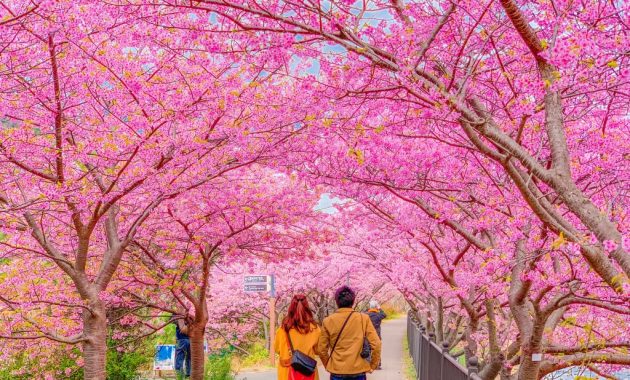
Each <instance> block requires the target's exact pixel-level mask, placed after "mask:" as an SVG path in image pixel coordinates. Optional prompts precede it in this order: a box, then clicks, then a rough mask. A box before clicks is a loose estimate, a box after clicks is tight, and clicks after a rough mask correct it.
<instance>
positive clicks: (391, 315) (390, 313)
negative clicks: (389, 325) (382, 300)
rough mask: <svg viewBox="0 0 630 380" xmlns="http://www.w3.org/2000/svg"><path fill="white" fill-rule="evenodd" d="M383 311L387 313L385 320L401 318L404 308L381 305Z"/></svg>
mask: <svg viewBox="0 0 630 380" xmlns="http://www.w3.org/2000/svg"><path fill="white" fill-rule="evenodd" d="M383 311H384V312H385V314H387V318H385V320H386V321H387V320H391V319H398V318H401V317H403V316H404V315H405V314H406V313H405V311H404V310H401V309H400V308H398V307H392V306H388V305H383Z"/></svg>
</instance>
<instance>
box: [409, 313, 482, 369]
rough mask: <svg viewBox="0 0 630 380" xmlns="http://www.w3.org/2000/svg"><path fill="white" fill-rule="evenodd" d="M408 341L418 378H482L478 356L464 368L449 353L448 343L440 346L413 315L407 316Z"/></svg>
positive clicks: (470, 360) (471, 359)
mask: <svg viewBox="0 0 630 380" xmlns="http://www.w3.org/2000/svg"><path fill="white" fill-rule="evenodd" d="M407 342H408V344H409V354H410V355H411V358H412V360H413V364H414V367H415V370H416V379H417V380H481V378H480V377H479V376H478V375H477V372H478V371H479V368H478V362H477V358H475V357H472V358H470V359H469V360H468V368H464V367H463V366H462V365H461V364H459V363H458V362H457V360H455V358H453V357H452V356H451V355H450V354H449V349H448V343H446V342H444V343H443V347H440V346H438V345H437V344H436V343H435V339H434V337H431V336H429V335H427V334H426V331H425V328H424V326H422V324H420V323H419V322H418V321H416V320H414V319H413V318H412V317H411V316H407Z"/></svg>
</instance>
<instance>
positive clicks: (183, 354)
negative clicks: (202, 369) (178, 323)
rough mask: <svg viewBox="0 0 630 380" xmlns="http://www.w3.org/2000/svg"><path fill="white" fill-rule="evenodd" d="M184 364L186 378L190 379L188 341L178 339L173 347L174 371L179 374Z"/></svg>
mask: <svg viewBox="0 0 630 380" xmlns="http://www.w3.org/2000/svg"><path fill="white" fill-rule="evenodd" d="M184 362H185V363H186V377H190V339H178V340H177V346H176V347H175V371H177V372H179V373H181V372H183V369H184Z"/></svg>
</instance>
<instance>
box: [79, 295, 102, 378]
mask: <svg viewBox="0 0 630 380" xmlns="http://www.w3.org/2000/svg"><path fill="white" fill-rule="evenodd" d="M90 307H91V309H92V312H90V311H87V310H85V311H84V312H83V333H84V335H85V336H86V337H87V341H85V342H84V343H83V358H84V361H85V364H84V366H83V378H84V379H86V380H105V378H106V371H105V361H106V357H107V317H106V314H105V307H104V306H103V304H102V303H101V302H100V301H96V302H93V303H92V304H91V305H90Z"/></svg>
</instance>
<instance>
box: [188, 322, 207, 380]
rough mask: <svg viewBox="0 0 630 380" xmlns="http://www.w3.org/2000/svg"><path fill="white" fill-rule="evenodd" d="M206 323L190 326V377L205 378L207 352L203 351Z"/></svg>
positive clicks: (200, 379)
mask: <svg viewBox="0 0 630 380" xmlns="http://www.w3.org/2000/svg"><path fill="white" fill-rule="evenodd" d="M205 330H206V325H205V323H204V324H203V326H201V325H199V324H196V323H195V324H193V325H191V326H190V335H189V337H190V379H191V380H203V376H204V372H205V365H206V360H205V359H206V354H205V352H204V351H203V346H204V337H205Z"/></svg>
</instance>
